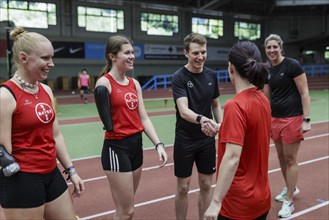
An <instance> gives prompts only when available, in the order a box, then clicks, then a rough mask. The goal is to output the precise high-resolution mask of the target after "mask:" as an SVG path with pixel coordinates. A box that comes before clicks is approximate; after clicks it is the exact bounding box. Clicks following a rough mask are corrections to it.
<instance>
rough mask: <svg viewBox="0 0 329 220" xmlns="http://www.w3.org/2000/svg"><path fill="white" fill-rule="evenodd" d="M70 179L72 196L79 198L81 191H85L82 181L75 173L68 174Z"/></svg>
mask: <svg viewBox="0 0 329 220" xmlns="http://www.w3.org/2000/svg"><path fill="white" fill-rule="evenodd" d="M70 180H71V182H72V184H73V186H74V189H73V192H72V196H73V198H79V197H80V196H82V193H83V192H84V191H85V186H84V183H83V181H82V179H81V178H80V176H79V175H78V174H77V173H76V174H74V175H72V176H70Z"/></svg>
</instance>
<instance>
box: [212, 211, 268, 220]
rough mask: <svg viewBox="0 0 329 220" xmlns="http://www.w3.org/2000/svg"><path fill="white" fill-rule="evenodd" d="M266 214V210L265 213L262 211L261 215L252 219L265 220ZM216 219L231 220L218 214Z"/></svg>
mask: <svg viewBox="0 0 329 220" xmlns="http://www.w3.org/2000/svg"><path fill="white" fill-rule="evenodd" d="M267 214H268V211H267V212H266V213H264V214H263V215H261V216H259V217H257V218H255V219H254V220H266V217H267ZM217 220H232V219H230V218H226V217H224V216H222V215H220V214H219V215H218V218H217Z"/></svg>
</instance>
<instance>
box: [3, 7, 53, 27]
mask: <svg viewBox="0 0 329 220" xmlns="http://www.w3.org/2000/svg"><path fill="white" fill-rule="evenodd" d="M7 2H8V3H7ZM6 20H9V21H12V22H14V24H15V25H16V26H20V27H29V28H44V29H47V28H48V26H49V25H56V24H57V20H56V4H54V3H45V2H29V1H1V2H0V21H6Z"/></svg>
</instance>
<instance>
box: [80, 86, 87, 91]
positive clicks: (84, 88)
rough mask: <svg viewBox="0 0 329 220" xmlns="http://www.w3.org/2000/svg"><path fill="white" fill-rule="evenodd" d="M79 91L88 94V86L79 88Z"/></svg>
mask: <svg viewBox="0 0 329 220" xmlns="http://www.w3.org/2000/svg"><path fill="white" fill-rule="evenodd" d="M80 90H82V91H84V92H86V93H88V90H89V87H88V86H81V87H80Z"/></svg>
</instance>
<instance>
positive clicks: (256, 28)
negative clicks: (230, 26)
mask: <svg viewBox="0 0 329 220" xmlns="http://www.w3.org/2000/svg"><path fill="white" fill-rule="evenodd" d="M260 31H261V26H260V24H256V23H248V22H242V21H236V22H235V24H234V37H237V38H239V40H253V41H255V40H257V39H259V38H260Z"/></svg>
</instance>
